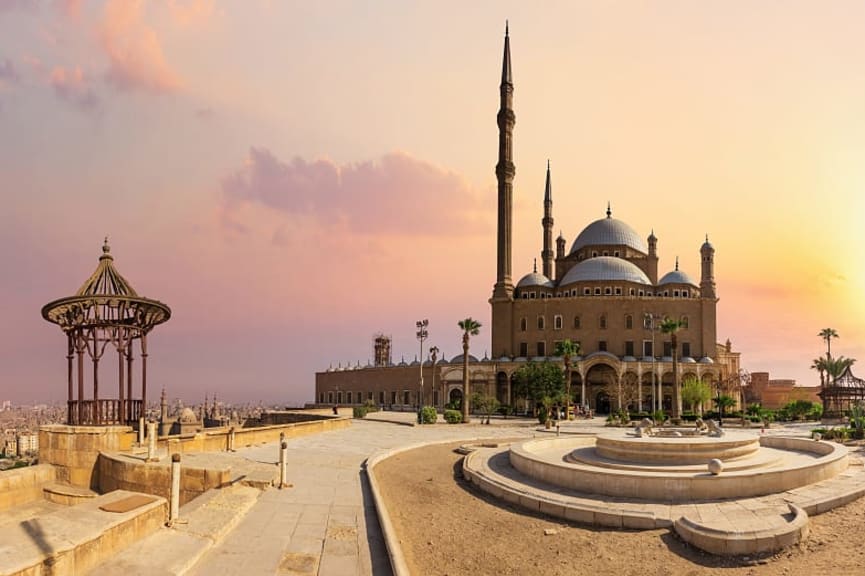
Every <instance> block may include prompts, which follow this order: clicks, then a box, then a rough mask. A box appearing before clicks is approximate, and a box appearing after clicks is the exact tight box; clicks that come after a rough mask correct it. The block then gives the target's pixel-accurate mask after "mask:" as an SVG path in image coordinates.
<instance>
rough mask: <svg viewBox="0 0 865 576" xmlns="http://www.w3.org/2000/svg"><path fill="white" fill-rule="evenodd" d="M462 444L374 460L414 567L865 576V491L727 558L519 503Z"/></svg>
mask: <svg viewBox="0 0 865 576" xmlns="http://www.w3.org/2000/svg"><path fill="white" fill-rule="evenodd" d="M456 446H457V445H456V444H454V445H450V446H448V445H442V446H431V447H427V448H421V449H418V450H414V451H411V452H405V453H402V454H399V455H397V456H394V457H393V458H390V459H388V460H386V461H385V462H382V463H381V464H380V465H379V466H377V467H376V476H377V478H378V479H379V480H380V484H381V487H382V492H383V494H384V497H385V500H386V503H387V507H388V510H389V512H390V514H391V519H392V520H393V523H394V526H395V528H396V531H397V534H398V535H399V538H400V541H401V543H402V549H403V553H404V554H405V557H406V560H407V562H408V564H409V567H410V568H411V573H412V574H436V575H442V574H446V575H451V576H455V575H462V574H530V575H542V576H553V575H559V574H560V575H565V574H567V575H568V576H574V575H582V574H587V575H591V576H607V575H610V576H612V575H615V576H626V575H631V574H634V575H641V576H661V575H668V574H669V575H676V576H680V575H681V576H690V575H708V574H724V575H729V576H739V575H756V576H782V575H783V576H793V575H802V576H814V575H820V574H839V575H840V574H851V575H852V574H856V575H859V574H863V575H865V498H862V499H860V500H858V501H856V502H853V503H851V504H848V505H847V506H844V507H841V508H837V509H835V510H833V511H831V512H828V513H826V514H821V515H819V516H815V517H813V518H812V519H811V535H810V537H809V538H808V539H807V540H806V541H805V542H804V543H801V544H800V545H798V546H797V547H794V548H791V549H788V550H784V551H782V552H780V553H778V554H775V555H774V556H769V557H764V558H749V557H739V558H726V559H725V558H718V557H714V556H710V555H708V554H705V553H703V552H701V551H699V550H697V549H696V548H692V547H690V546H689V545H687V544H685V543H684V542H682V541H681V540H679V538H678V537H677V536H676V535H675V534H673V533H672V532H671V531H669V530H650V531H643V532H624V531H612V530H603V529H597V528H589V527H585V526H582V525H579V524H572V523H567V522H564V521H562V520H558V519H553V518H547V517H544V516H539V515H531V514H527V513H525V512H524V511H522V510H518V509H515V508H512V507H510V506H509V505H507V504H505V503H503V502H499V501H498V500H495V499H493V498H491V497H489V496H487V495H486V494H483V493H481V492H480V491H478V490H476V489H474V488H473V487H471V485H470V484H468V483H467V482H465V481H464V480H463V478H462V475H461V473H460V465H461V458H462V457H461V456H460V455H459V454H456V453H455V452H454V451H453V448H455V447H456ZM546 529H554V530H555V534H552V535H545V534H544V531H545V530H546Z"/></svg>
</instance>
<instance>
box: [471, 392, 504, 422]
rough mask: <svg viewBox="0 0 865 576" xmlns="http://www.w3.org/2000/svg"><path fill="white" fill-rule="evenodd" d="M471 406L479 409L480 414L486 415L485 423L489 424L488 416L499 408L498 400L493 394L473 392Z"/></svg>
mask: <svg viewBox="0 0 865 576" xmlns="http://www.w3.org/2000/svg"><path fill="white" fill-rule="evenodd" d="M472 406H474V407H475V408H476V409H477V410H479V411H480V413H481V414H483V415H484V416H486V424H489V423H490V416H492V414H493V412H495V411H496V410H498V409H499V401H498V399H497V398H496V397H495V396H490V395H489V394H484V393H481V392H475V393H474V395H472ZM482 422H483V420H482Z"/></svg>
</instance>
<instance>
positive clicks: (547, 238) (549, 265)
mask: <svg viewBox="0 0 865 576" xmlns="http://www.w3.org/2000/svg"><path fill="white" fill-rule="evenodd" d="M541 224H543V226H544V249H543V251H542V252H541V262H543V263H544V276H546V277H547V278H552V277H553V187H552V184H550V161H549V160H547V184H546V186H544V217H543V219H542V220H541Z"/></svg>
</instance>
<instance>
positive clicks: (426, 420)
mask: <svg viewBox="0 0 865 576" xmlns="http://www.w3.org/2000/svg"><path fill="white" fill-rule="evenodd" d="M438 418H439V416H438V413H437V412H436V409H435V406H424V407H423V408H421V409H420V410H418V413H417V422H418V424H435V423H436V420H438Z"/></svg>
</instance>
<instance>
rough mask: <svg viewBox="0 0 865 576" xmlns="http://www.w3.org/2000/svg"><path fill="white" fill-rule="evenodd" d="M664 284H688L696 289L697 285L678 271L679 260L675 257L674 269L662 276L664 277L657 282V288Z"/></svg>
mask: <svg viewBox="0 0 865 576" xmlns="http://www.w3.org/2000/svg"><path fill="white" fill-rule="evenodd" d="M664 284H688V285H690V286H693V287H695V288H697V287H698V286H697V284H696V283H695V282H694V281H693V280H691V277H690V276H688V275H687V274H686V273H685V272H682V271H681V270H679V258H678V257H676V269H675V270H673V271H672V272H667V273H666V274H664V277H663V278H661V281H660V282H658V286H662V285H664Z"/></svg>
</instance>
